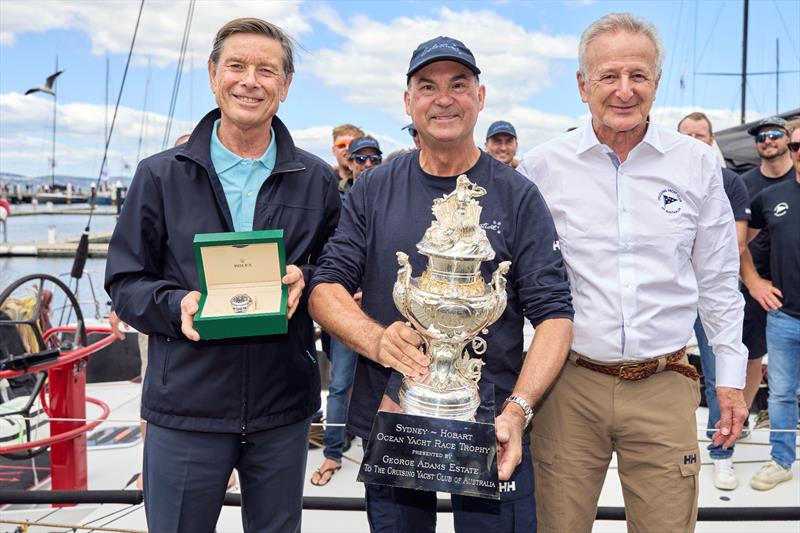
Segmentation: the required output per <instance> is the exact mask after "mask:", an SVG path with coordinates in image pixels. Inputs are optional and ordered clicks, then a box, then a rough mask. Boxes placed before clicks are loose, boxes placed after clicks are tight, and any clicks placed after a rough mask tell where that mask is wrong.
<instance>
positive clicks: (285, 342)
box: [106, 19, 339, 533]
mask: <svg viewBox="0 0 800 533" xmlns="http://www.w3.org/2000/svg"><path fill="white" fill-rule="evenodd" d="M208 69H209V78H210V81H211V87H212V90H213V92H214V94H215V96H216V101H217V104H218V105H219V109H216V110H214V111H212V112H210V113H209V114H208V115H206V116H205V117H204V118H203V119H202V120H201V121H200V123H199V124H198V125H197V127H196V128H195V130H194V131H193V132H192V136H191V139H190V140H189V142H188V143H186V144H185V145H183V146H180V147H176V148H172V149H170V150H167V151H165V152H162V153H160V154H157V155H154V156H152V157H150V158H148V159H146V160H144V161H143V162H142V163H141V164H140V165H139V168H138V169H137V171H136V176H135V177H134V180H133V182H132V184H131V188H130V191H129V194H128V196H127V198H126V201H125V206H124V208H123V210H122V213H121V215H120V219H119V223H118V224H117V226H116V229H115V231H114V235H113V237H112V239H111V244H110V245H109V254H108V263H107V267H106V290H107V291H108V292H109V294H110V295H111V298H112V300H113V303H114V308H115V310H116V312H117V314H118V315H119V316H120V318H122V319H123V320H124V321H126V322H128V323H129V324H131V325H132V326H134V327H135V328H136V329H138V330H139V331H142V332H144V333H147V334H148V335H150V346H149V358H150V364H149V366H148V369H147V375H146V376H145V380H144V387H143V391H142V417H143V418H144V419H146V420H147V421H148V422H149V425H148V434H147V440H146V443H145V451H144V495H145V508H146V511H147V521H148V527H149V529H150V531H158V532H159V533H164V532H172V531H191V532H192V533H194V532H202V531H209V532H211V531H213V530H214V528H215V525H216V521H217V517H218V515H219V512H220V509H221V506H222V502H223V499H224V495H225V490H226V485H227V480H228V476H229V475H230V472H231V470H232V469H233V468H236V469H237V470H238V471H239V475H240V483H241V488H242V503H243V510H242V519H243V522H244V528H245V530H247V531H259V532H264V531H275V532H286V531H299V530H300V514H301V508H302V487H303V479H304V477H305V465H306V450H307V438H308V431H309V427H310V421H311V416H312V415H313V414H314V413H315V412H317V410H318V409H319V407H320V381H319V369H318V367H317V361H316V359H315V356H314V353H315V349H314V340H313V331H312V323H311V318H310V317H309V314H308V309H307V305H306V300H307V297H306V295H305V294H304V289H305V286H306V284H307V283H308V282H309V280H310V276H311V275H312V273H313V272H314V270H315V268H316V261H317V258H318V257H319V255H320V253H321V251H322V246H323V245H324V244H325V242H326V241H327V239H328V237H329V236H330V235H331V234H332V233H333V231H334V229H335V227H336V223H337V221H338V217H339V194H338V192H337V184H336V179H335V177H334V176H333V174H332V172H331V170H330V167H329V166H328V165H327V164H326V163H325V162H324V161H322V160H320V159H318V158H317V157H315V156H313V155H311V154H309V153H307V152H305V151H303V150H300V149H298V148H296V147H295V146H294V143H293V142H292V138H291V136H290V134H289V131H288V130H287V128H286V126H284V124H283V123H282V122H281V121H280V120H279V119H278V117H277V116H275V114H276V112H277V110H278V107H279V105H280V102H283V101H284V100H285V98H286V95H287V93H288V89H289V85H290V83H291V79H292V72H293V61H292V46H291V42H290V40H289V39H288V37H287V36H286V35H285V34H284V33H283V31H282V30H281V29H280V28H278V27H276V26H274V25H272V24H270V23H268V22H265V21H262V20H259V19H237V20H234V21H231V22H229V23H228V24H226V25H225V26H223V27H222V28H221V29H220V30H219V32H218V33H217V36H216V38H215V41H214V49H213V50H212V52H211V57H210V59H209V65H208ZM273 228H281V229H283V230H284V242H285V250H286V263H287V268H286V276H285V277H284V278H283V280H282V281H283V283H284V284H286V285H288V287H289V297H288V315H289V331H288V333H287V334H285V335H272V336H262V337H245V338H230V339H223V340H213V341H212V340H209V341H204V340H200V339H199V335H198V334H197V332H196V331H195V330H194V329H193V327H192V324H193V316H194V314H195V313H196V312H197V308H198V300H199V296H200V293H199V292H197V289H198V288H200V281H199V278H198V272H197V265H196V263H195V256H194V252H193V247H192V240H193V237H194V235H195V234H197V233H209V232H224V231H246V230H254V229H255V230H260V229H273Z"/></svg>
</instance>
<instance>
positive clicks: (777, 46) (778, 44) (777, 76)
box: [775, 39, 781, 115]
mask: <svg viewBox="0 0 800 533" xmlns="http://www.w3.org/2000/svg"><path fill="white" fill-rule="evenodd" d="M780 49H781V40H780V39H775V114H776V115H777V114H779V113H780V112H781V106H780V98H781V97H780V94H781V92H780V88H781V56H780Z"/></svg>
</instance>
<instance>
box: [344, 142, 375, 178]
mask: <svg viewBox="0 0 800 533" xmlns="http://www.w3.org/2000/svg"><path fill="white" fill-rule="evenodd" d="M347 154H348V155H347V161H348V163H349V165H350V171H351V172H352V173H353V183H355V181H356V180H357V179H358V177H359V176H360V175H361V173H362V172H364V171H365V170H367V169H368V168H372V167H375V166H378V165H380V164H381V161H382V160H383V152H381V145H380V144H378V141H377V140H375V139H374V138H372V137H370V136H369V135H365V136H363V137H359V138H358V139H355V140H354V141H353V142H351V143H350V148H349V150H348V152H347Z"/></svg>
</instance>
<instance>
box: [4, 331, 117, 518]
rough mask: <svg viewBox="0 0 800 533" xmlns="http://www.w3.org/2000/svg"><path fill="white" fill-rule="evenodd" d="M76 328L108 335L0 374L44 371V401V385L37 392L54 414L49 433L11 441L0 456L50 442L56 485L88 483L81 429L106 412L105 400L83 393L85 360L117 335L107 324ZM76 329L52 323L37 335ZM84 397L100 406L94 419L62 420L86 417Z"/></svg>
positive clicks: (68, 486)
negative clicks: (51, 326)
mask: <svg viewBox="0 0 800 533" xmlns="http://www.w3.org/2000/svg"><path fill="white" fill-rule="evenodd" d="M81 327H82V328H83V329H82V331H81V333H84V332H85V333H86V334H88V333H101V334H103V333H107V335H106V336H104V337H101V338H100V339H99V340H97V341H95V342H93V343H91V344H88V345H86V346H79V347H77V348H75V349H73V350H69V351H64V352H63V353H60V354H59V356H58V357H57V358H55V359H53V360H50V361H42V362H39V363H33V364H31V366H29V367H27V368H23V369H8V370H2V371H0V379H4V378H15V377H18V376H22V375H26V374H39V373H42V372H47V373H48V383H49V386H48V391H49V401H48V399H47V396H46V395H45V390H44V387H42V388H40V390H39V396H40V398H41V404H42V410H43V411H44V412H45V414H46V415H47V416H48V417H50V418H53V419H54V420H53V421H52V422H51V423H50V436H49V437H47V438H43V439H38V440H30V441H28V442H23V443H19V444H12V445H10V446H0V456H2V455H8V456H10V457H14V454H16V453H18V452H28V453H34V452H32V450H37V449H40V448H41V449H44V448H45V447H47V446H50V447H51V448H50V450H51V451H50V454H51V455H50V458H51V460H50V464H51V477H50V479H51V483H52V486H53V487H54V488H55V489H74V490H82V489H86V488H87V486H88V469H87V463H86V433H88V432H89V431H91V430H92V429H94V428H95V427H97V426H98V425H100V424H101V423H102V422H103V421H104V420H106V419H107V418H108V416H109V414H110V413H111V409H110V408H109V407H108V405H107V404H105V403H104V402H102V401H100V400H98V399H96V398H89V397H87V396H86V361H87V360H88V359H89V357H91V355H92V354H94V353H95V352H97V351H98V350H100V349H102V348H105V347H106V346H108V345H109V344H111V343H113V342H114V341H115V340H116V337H115V336H114V334H113V333H111V328H109V327H104V326H96V327H85V326H81ZM75 331H77V327H76V326H57V327H53V328H49V329H48V330H47V331H45V332H44V334H43V335H42V339H43V341H44V342H47V339H49V338H50V337H52V336H53V335H55V334H57V333H69V332H75ZM43 344H44V343H43ZM87 402H88V403H91V404H94V405H97V406H98V407H100V409H101V413H100V415H99V416H98V417H97V418H96V419H94V420H91V421H86V422H84V423H79V422H74V421H65V420H62V419H64V418H73V419H74V418H84V419H85V414H86V403H87ZM28 438H30V433H28ZM35 453H38V452H35ZM56 466H57V468H56ZM61 505H64V504H61ZM67 505H68V504H67Z"/></svg>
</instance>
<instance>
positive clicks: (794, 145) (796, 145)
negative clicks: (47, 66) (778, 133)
mask: <svg viewBox="0 0 800 533" xmlns="http://www.w3.org/2000/svg"><path fill="white" fill-rule="evenodd" d="M789 150H791V151H792V152H797V151H798V150H800V142H796V143H789Z"/></svg>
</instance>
